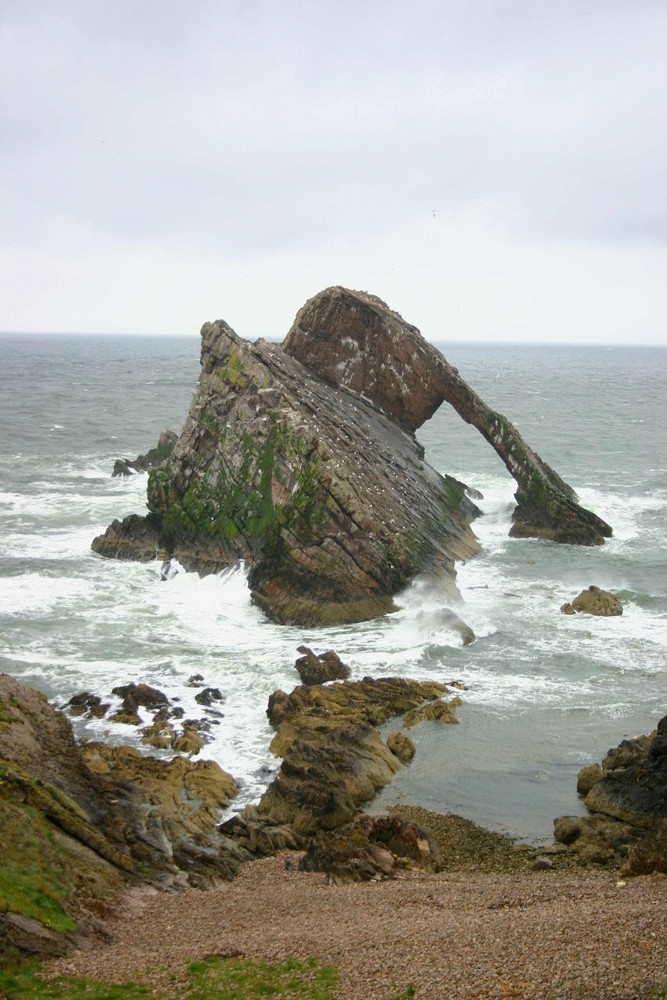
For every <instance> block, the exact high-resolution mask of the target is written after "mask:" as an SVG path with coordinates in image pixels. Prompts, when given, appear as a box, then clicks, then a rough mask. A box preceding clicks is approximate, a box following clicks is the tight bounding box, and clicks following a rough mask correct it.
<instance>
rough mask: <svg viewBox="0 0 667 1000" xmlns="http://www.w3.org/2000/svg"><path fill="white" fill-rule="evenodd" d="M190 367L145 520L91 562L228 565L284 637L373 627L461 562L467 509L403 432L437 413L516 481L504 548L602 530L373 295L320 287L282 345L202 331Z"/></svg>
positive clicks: (135, 521) (119, 531)
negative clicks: (470, 432)
mask: <svg viewBox="0 0 667 1000" xmlns="http://www.w3.org/2000/svg"><path fill="white" fill-rule="evenodd" d="M201 359H202V368H201V376H200V379H199V383H198V388H197V391H196V393H195V395H194V398H193V402H192V406H191V409H190V413H189V415H188V418H187V420H186V422H185V426H184V428H183V431H182V433H181V436H180V438H179V439H178V442H177V443H176V445H175V447H174V450H173V452H172V454H171V457H170V458H169V460H168V461H167V462H166V464H165V465H164V466H163V467H162V468H161V469H158V470H153V471H152V472H151V473H150V475H149V482H148V506H149V509H150V514H149V515H148V516H147V517H138V516H137V515H131V516H129V517H127V518H125V520H124V521H122V522H120V521H114V522H113V523H112V524H111V525H110V526H109V528H108V529H107V531H106V532H105V534H104V535H101V536H99V537H98V538H96V539H95V540H94V542H93V548H94V550H95V551H96V552H98V553H99V554H101V555H105V556H110V557H113V558H124V559H139V560H152V559H156V558H158V559H161V560H163V561H166V560H168V559H169V558H171V557H175V558H176V559H177V560H178V562H179V563H181V564H182V565H183V566H184V567H185V568H186V569H190V570H197V571H199V572H202V573H206V572H213V571H216V570H218V569H220V568H221V567H224V566H229V565H231V564H234V563H237V562H238V561H239V560H245V562H246V564H247V566H248V567H249V570H250V577H249V579H250V585H251V588H252V592H253V597H254V599H255V601H256V602H257V603H258V604H259V605H260V606H261V607H262V608H263V609H264V610H265V611H266V613H267V614H268V615H269V616H270V617H271V618H273V619H274V620H275V621H278V622H283V623H293V624H300V625H326V624H334V623H341V622H352V621H360V620H364V619H368V618H372V617H375V616H377V615H381V614H384V613H385V612H387V611H389V610H392V608H393V600H392V599H393V597H394V595H396V594H397V593H398V592H399V591H400V590H401V589H403V588H404V587H405V586H406V584H407V583H408V582H409V581H410V580H411V579H413V578H414V577H415V575H417V574H419V573H425V574H429V575H431V576H434V577H437V578H439V579H440V580H441V581H442V586H443V590H444V592H445V593H447V592H448V591H449V592H450V593H452V592H454V584H453V580H454V564H455V561H456V560H462V559H466V558H467V557H468V556H470V555H471V554H472V553H474V552H475V551H476V548H477V545H476V541H475V539H474V536H473V535H472V532H471V531H470V528H469V525H470V522H471V520H472V518H473V517H474V516H475V514H476V513H477V509H476V508H475V506H474V504H473V503H472V501H471V500H470V498H469V497H468V496H467V495H466V490H465V488H464V487H462V485H461V484H460V483H459V482H458V481H457V480H455V479H452V478H451V477H447V476H445V477H443V476H441V475H439V474H438V473H436V472H435V471H434V470H433V469H431V468H429V467H428V465H426V464H425V463H424V460H423V459H424V453H423V449H422V447H421V445H420V444H419V443H418V442H417V440H416V438H415V437H414V433H413V432H414V430H415V429H416V428H417V427H418V426H420V424H421V423H423V421H424V420H425V419H427V417H428V416H430V415H431V414H432V413H433V412H434V410H435V409H436V408H437V406H439V405H440V404H441V403H442V402H443V401H444V400H447V401H448V402H450V403H452V405H454V406H455V407H456V408H457V410H458V411H459V413H460V414H461V416H462V417H463V418H464V419H465V420H467V421H468V422H470V423H473V424H474V425H475V426H476V427H478V429H479V430H480V431H481V432H482V433H483V434H484V435H485V437H486V438H487V439H488V440H489V441H490V442H491V443H492V444H493V446H494V448H496V450H497V451H498V453H499V454H500V455H501V457H503V460H504V461H505V463H506V465H507V467H508V469H509V470H510V472H511V473H512V475H514V476H515V478H516V479H517V482H518V484H519V490H518V492H517V500H518V503H519V506H518V508H517V510H518V513H517V515H516V517H515V522H514V526H513V529H512V530H513V533H515V534H534V535H540V536H544V537H548V538H553V539H555V540H556V541H570V542H582V543H586V544H592V543H594V542H600V541H602V538H603V536H604V535H605V534H609V533H610V531H611V529H609V528H608V526H607V525H605V524H604V522H602V521H600V519H599V518H596V517H595V515H593V514H591V513H590V512H588V511H585V510H584V509H583V508H581V507H579V506H578V505H577V503H576V498H575V496H574V492H573V491H572V490H571V489H570V487H568V486H567V485H566V484H565V483H563V482H562V480H561V479H560V478H559V477H558V476H557V475H556V473H555V472H553V470H551V469H550V468H549V467H548V466H546V465H545V464H544V463H543V462H542V461H541V460H540V459H539V457H538V456H537V455H535V454H534V453H533V452H532V451H531V450H530V448H529V447H528V446H527V445H526V443H525V442H524V441H523V439H522V438H521V437H520V435H519V434H518V432H517V431H516V429H515V428H514V427H512V425H511V424H510V423H509V421H507V420H506V419H505V418H504V417H502V416H501V415H500V414H497V413H495V412H494V411H492V410H490V409H489V408H488V407H486V406H485V404H484V403H483V402H482V400H480V399H479V397H477V396H476V395H475V393H473V391H472V390H471V389H470V388H469V387H468V386H467V385H466V383H465V382H464V381H463V380H462V379H461V378H460V377H459V376H458V373H457V372H456V370H455V369H453V368H452V367H451V366H450V365H448V364H447V362H446V361H445V359H444V358H443V357H442V355H441V354H440V353H439V352H438V351H437V350H436V349H435V348H434V347H432V345H430V344H428V343H427V342H426V341H425V340H424V339H423V338H422V337H421V335H420V334H419V332H418V331H417V330H416V329H415V328H414V327H412V326H410V325H409V324H408V323H406V322H405V321H404V320H402V319H401V317H400V316H398V314H397V313H394V312H392V311H391V310H390V309H389V308H388V307H387V306H386V305H385V304H384V303H383V302H381V301H380V300H379V299H376V298H375V297H374V296H370V295H366V294H365V293H361V292H351V291H348V290H346V289H342V288H332V289H327V290H326V291H325V292H322V293H320V295H318V296H316V297H315V299H312V300H310V302H309V303H307V304H306V306H304V308H303V309H302V310H301V312H300V313H299V314H298V316H297V319H296V322H295V324H294V326H293V328H292V330H291V331H290V333H289V335H288V337H287V339H286V341H285V344H284V346H280V345H278V344H270V343H266V342H264V341H261V340H260V341H258V342H257V343H256V344H249V343H248V342H246V341H244V340H242V339H241V338H240V337H238V336H237V335H236V334H235V333H234V331H233V330H231V328H230V327H229V326H228V325H227V324H226V323H225V322H224V321H222V320H219V321H217V322H215V323H206V324H205V325H204V326H203V328H202V351H201ZM468 641H470V637H469V638H468Z"/></svg>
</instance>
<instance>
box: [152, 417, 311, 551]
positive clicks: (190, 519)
mask: <svg viewBox="0 0 667 1000" xmlns="http://www.w3.org/2000/svg"><path fill="white" fill-rule="evenodd" d="M212 433H215V434H219V433H220V431H219V429H218V428H217V427H215V428H213V429H212ZM225 433H226V432H224V431H223V432H222V434H221V440H223V441H224V438H225ZM239 456H240V459H241V461H240V464H239V465H238V467H237V468H235V469H234V470H231V469H230V468H229V467H228V465H227V464H226V462H225V461H224V457H222V456H220V457H219V459H217V460H215V461H214V462H213V463H211V464H210V465H209V466H208V467H207V468H202V469H200V470H199V471H198V472H197V473H195V474H194V475H193V477H192V479H191V481H190V483H189V485H188V487H187V489H186V490H185V492H184V493H183V495H182V496H180V497H178V496H177V494H176V490H175V487H174V484H173V473H172V470H171V469H170V468H169V466H168V465H167V466H166V467H165V468H164V469H162V470H159V471H158V472H154V473H151V475H150V476H149V482H148V506H149V509H150V511H151V512H152V514H153V515H154V516H155V517H157V518H158V520H159V525H158V527H159V528H160V529H161V530H163V531H164V532H166V533H167V534H168V535H171V536H172V538H181V539H194V538H200V537H204V538H212V539H217V540H220V541H225V542H232V543H233V542H234V541H236V539H238V538H239V537H241V536H243V538H244V539H246V540H247V541H248V542H249V543H250V544H255V543H256V544H264V543H265V542H268V543H269V544H273V543H274V542H275V541H276V539H277V535H278V534H279V531H280V528H281V527H283V526H290V527H292V528H294V527H295V526H296V525H297V524H300V525H301V527H302V528H303V527H304V526H305V527H307V528H310V527H312V526H314V524H315V523H316V522H317V520H318V519H320V520H321V519H323V518H324V517H325V516H326V506H325V504H324V501H323V500H322V499H321V497H320V491H319V490H318V479H317V462H316V459H315V458H314V457H308V456H307V449H306V444H305V442H304V441H303V439H302V438H301V437H300V436H299V435H294V434H292V433H291V432H290V431H289V429H288V428H287V427H286V425H285V424H283V423H281V422H278V421H276V422H275V423H274V424H273V426H272V427H271V430H270V431H269V434H268V435H267V437H266V438H265V439H264V440H263V441H258V440H257V439H256V438H255V437H253V435H251V434H250V433H248V432H247V431H244V432H243V433H242V434H241V438H240V442H239ZM283 470H285V471H283ZM286 479H287V481H288V483H290V482H291V483H292V488H291V489H289V490H287V492H288V498H287V500H286V501H285V502H284V503H274V500H273V488H274V482H276V483H278V484H280V485H282V486H284V487H285V488H286V489H287V486H286V484H285V480H286Z"/></svg>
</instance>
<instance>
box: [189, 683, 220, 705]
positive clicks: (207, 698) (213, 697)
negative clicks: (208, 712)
mask: <svg viewBox="0 0 667 1000" xmlns="http://www.w3.org/2000/svg"><path fill="white" fill-rule="evenodd" d="M195 701H196V702H197V704H198V705H206V706H208V707H209V708H210V707H211V705H212V704H213V702H214V701H224V697H223V694H222V691H221V690H220V688H212V687H207V688H204V690H203V691H200V692H199V694H196V695H195Z"/></svg>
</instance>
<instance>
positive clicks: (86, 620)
mask: <svg viewBox="0 0 667 1000" xmlns="http://www.w3.org/2000/svg"><path fill="white" fill-rule="evenodd" d="M437 346H438V347H439V348H440V349H441V350H442V352H443V353H444V355H445V356H446V358H447V359H448V360H449V361H450V363H451V364H453V365H455V366H456V367H457V368H458V369H459V371H460V373H461V375H462V376H463V377H464V378H465V379H466V380H467V381H468V383H469V384H470V385H471V386H472V387H473V388H474V389H475V390H476V391H477V392H478V393H479V394H480V395H481V396H482V398H483V399H484V400H485V401H486V402H487V403H488V404H489V405H490V406H492V407H494V408H495V409H496V410H498V411H500V412H501V413H503V414H505V415H506V416H507V417H509V418H510V420H512V421H513V422H514V424H515V425H516V426H517V427H518V429H519V430H520V431H521V433H522V434H523V436H524V438H525V439H526V440H527V441H528V443H529V444H530V445H531V446H532V447H533V448H534V449H535V450H536V451H537V452H538V453H539V454H540V455H541V457H542V458H543V459H544V460H545V461H546V462H548V463H549V464H550V465H552V466H553V467H554V468H555V469H556V470H557V471H558V472H559V474H560V475H561V476H562V477H563V478H564V479H565V480H566V481H567V482H569V483H570V485H571V486H573V487H574V489H575V490H576V491H577V493H578V494H579V497H580V500H581V502H582V503H583V504H584V505H585V506H587V507H589V508H590V509H591V510H593V511H595V512H596V513H597V514H599V515H600V516H601V517H603V518H604V519H605V520H607V521H608V522H609V523H610V524H611V525H612V527H613V529H614V534H613V537H612V538H611V539H609V540H608V541H607V542H606V544H604V545H603V546H599V547H593V548H581V547H577V546H570V545H556V544H554V543H551V542H545V541H541V540H534V539H512V538H509V536H508V531H509V527H510V518H511V514H512V508H513V492H514V489H515V484H514V481H513V480H512V479H511V478H510V477H509V475H508V474H507V472H506V470H505V467H504V465H503V464H502V463H501V461H500V460H499V459H498V457H497V456H496V454H495V452H494V451H493V450H492V449H491V448H490V447H489V445H487V444H486V442H485V441H483V439H482V438H481V437H480V435H479V434H478V433H477V432H476V431H475V430H474V429H473V428H471V427H470V426H469V425H467V424H465V423H464V422H463V421H462V420H461V419H460V418H459V417H458V416H457V414H456V413H455V412H454V411H453V410H451V409H450V408H449V407H448V406H447V404H443V406H442V407H441V409H440V410H439V411H438V412H437V413H436V414H435V416H434V417H433V418H432V419H431V420H430V421H429V422H428V423H427V424H426V425H425V426H424V427H423V428H422V429H421V430H420V431H419V433H418V437H419V439H420V440H421V442H422V443H423V445H424V447H425V449H426V456H427V460H428V461H429V462H430V463H431V465H433V466H434V467H435V468H436V469H437V470H438V471H440V472H442V473H449V474H451V475H453V476H455V477H457V478H458V479H461V480H463V481H464V482H466V483H467V484H469V485H470V486H471V487H473V488H474V489H475V490H479V491H480V492H481V493H482V495H483V499H481V500H479V501H477V502H478V505H479V507H480V508H481V511H482V515H481V516H480V517H479V518H478V519H477V520H476V521H475V523H474V530H475V533H476V535H477V537H478V539H479V542H480V552H479V554H478V555H477V556H476V557H475V558H474V559H472V560H470V561H469V562H468V563H466V564H464V565H459V566H458V567H457V583H458V588H459V591H460V594H461V600H460V601H457V602H454V604H453V605H452V602H451V601H448V600H447V599H445V597H444V596H443V594H442V593H440V592H439V591H438V590H437V589H436V588H435V587H434V586H433V585H429V584H427V583H426V582H425V581H422V580H417V581H415V582H414V584H413V585H411V586H410V587H409V588H408V589H407V591H406V592H405V593H403V594H401V595H399V597H398V600H397V604H398V610H397V611H396V612H395V613H394V614H391V615H387V616H386V617H384V618H381V619H378V620H376V621H372V622H366V623H362V624H357V625H348V626H344V627H339V628H327V629H319V630H318V629H303V628H292V627H285V626H278V625H275V624H272V623H271V622H269V621H268V620H266V618H265V617H264V616H263V614H262V613H261V612H260V611H259V610H258V609H257V608H256V607H255V606H254V605H253V604H252V603H251V599H250V594H249V591H248V587H247V583H246V575H245V570H244V567H243V566H242V565H239V566H237V567H233V568H231V569H228V570H225V571H224V572H221V573H219V574H217V575H215V576H207V577H204V578H200V577H199V576H198V575H196V574H193V573H185V572H180V573H178V574H177V575H176V576H174V577H173V578H172V579H170V580H162V579H161V574H160V564H159V563H158V562H152V563H143V564H141V563H127V562H120V561H115V560H108V559H104V558H101V557H99V556H97V555H95V554H94V553H93V552H92V551H91V547H90V545H91V541H92V539H93V537H94V536H95V535H97V534H99V533H100V532H102V531H103V530H104V529H105V528H106V526H107V525H108V524H109V523H110V522H111V521H112V520H113V519H114V518H122V517H124V516H125V515H127V514H130V513H142V512H144V511H145V509H146V506H145V497H146V476H145V474H138V475H135V476H132V477H130V478H129V479H123V478H112V477H111V471H112V467H113V464H114V461H115V459H116V458H130V459H133V458H135V457H136V456H137V455H138V454H140V453H144V452H145V451H147V450H148V449H149V448H150V447H152V446H154V445H155V444H156V443H157V439H158V436H159V433H160V431H161V430H163V429H165V428H172V429H173V430H176V431H178V430H180V428H181V426H182V424H183V421H184V419H185V417H186V414H187V411H188V408H189V404H190V400H191V397H192V393H193V391H194V389H195V386H196V383H197V378H198V374H199V341H198V339H197V338H196V337H186V336H183V337H168V336H164V337H160V336H154V337H146V336H110V335H99V336H95V335H76V336H75V335H60V334H49V335H47V334H44V335H40V334H30V335H28V334H25V335H13V334H4V335H0V670H2V671H4V672H6V673H9V674H11V675H12V676H14V677H16V678H17V679H18V680H20V681H22V682H24V683H26V684H30V685H33V686H35V687H38V688H40V689H41V690H42V691H44V692H45V693H46V695H47V696H48V697H49V698H50V699H51V700H52V701H53V702H54V703H55V704H57V705H58V706H63V705H65V704H66V702H67V701H68V699H69V698H71V697H72V695H74V694H76V693H79V692H81V691H84V690H85V691H90V692H92V693H95V694H98V695H100V696H102V698H103V699H104V700H106V701H110V702H111V703H112V704H115V703H116V701H117V698H116V697H115V696H111V691H112V688H114V687H116V686H117V685H122V684H126V683H128V682H130V681H134V682H140V681H143V682H145V683H147V684H150V685H152V686H154V687H157V688H159V689H160V690H162V691H164V692H165V694H167V695H168V697H169V698H171V699H173V700H174V701H176V702H177V703H178V704H180V705H181V706H182V707H183V708H184V709H185V712H186V716H187V717H188V718H199V717H201V716H202V714H205V713H206V709H205V708H203V707H202V706H200V705H199V704H197V702H196V701H195V700H194V698H195V695H196V694H197V691H198V689H197V688H196V687H193V686H191V684H190V683H189V682H190V678H191V677H192V676H193V675H194V674H200V675H201V676H202V677H203V678H204V683H205V684H206V685H209V686H211V687H217V688H219V689H220V692H221V693H222V695H223V698H224V701H223V702H221V703H220V712H221V716H217V717H214V719H213V724H212V725H211V726H210V730H211V732H210V742H209V743H208V745H207V746H206V747H205V750H204V755H205V756H207V757H210V758H213V759H215V760H216V761H218V762H219V763H220V765H221V766H222V767H224V768H225V770H227V771H229V772H230V773H231V774H233V775H234V776H235V778H236V779H237V781H238V782H239V785H240V792H239V795H238V798H237V799H236V801H235V802H234V804H233V806H232V810H234V809H237V808H241V807H242V806H243V805H245V804H247V803H250V802H255V801H257V799H258V798H259V796H260V795H261V793H262V791H263V789H264V788H265V787H266V786H267V784H268V783H269V782H270V781H271V779H272V777H273V775H274V774H275V772H276V770H277V768H278V767H279V764H280V762H279V761H278V760H277V759H276V758H275V757H274V756H273V755H272V754H271V752H270V750H269V742H270V739H271V736H272V731H271V729H270V726H269V724H268V721H267V718H266V706H267V701H268V698H269V695H270V694H271V693H272V692H273V691H274V690H276V689H277V688H282V689H283V690H286V691H289V690H291V689H292V688H293V687H294V686H296V684H298V683H299V679H298V675H297V673H296V671H295V667H294V663H295V659H296V658H297V656H298V653H297V647H298V646H300V645H301V644H303V643H305V644H306V645H308V646H310V647H312V648H313V649H314V650H315V651H316V652H322V651H324V650H327V649H334V650H336V651H337V652H338V654H339V655H340V657H341V658H342V659H343V661H344V662H345V663H347V664H348V665H349V667H350V669H351V672H352V677H353V678H361V677H365V676H374V677H382V676H399V677H415V678H424V679H427V678H428V679H434V680H440V681H444V682H447V681H457V682H460V683H461V684H462V685H464V687H465V689H464V690H462V691H460V692H459V693H460V696H461V698H462V705H461V706H460V708H459V709H458V717H459V720H460V721H459V724H458V725H445V724H443V723H439V722H430V723H422V724H421V725H419V726H417V727H416V728H413V729H412V730H410V736H411V737H412V739H413V740H414V742H415V744H416V747H417V753H416V756H415V758H414V760H413V762H412V764H411V765H409V766H408V767H405V768H404V769H402V770H401V771H400V772H399V774H398V775H397V776H396V777H395V778H394V780H393V781H392V782H391V784H389V785H388V786H386V788H385V789H384V790H383V791H382V792H381V793H380V794H379V795H378V797H377V798H376V799H375V800H374V802H373V803H372V804H371V805H370V807H369V808H370V809H371V810H373V811H380V810H383V809H385V808H386V807H387V806H389V805H393V804H395V803H400V802H404V803H412V804H419V805H423V806H426V807H428V808H430V809H434V810H438V811H440V812H451V813H456V814H459V815H461V816H464V817H466V818H468V819H471V820H474V821H475V822H477V823H480V824H482V825H484V826H486V827H489V828H491V829H495V830H500V831H504V832H506V833H508V834H510V835H511V836H513V837H516V838H517V839H519V840H521V841H525V842H528V843H538V844H539V843H546V842H550V840H551V836H552V831H553V819H554V818H555V817H557V816H561V815H574V814H580V813H583V812H585V806H584V805H583V803H582V801H581V800H580V799H579V797H578V796H577V793H576V776H577V771H578V770H579V769H580V768H581V767H582V766H584V765H586V764H589V763H591V762H593V761H595V760H600V759H601V758H602V757H603V756H604V754H605V753H606V752H607V751H608V749H609V748H610V747H612V746H616V745H617V744H618V743H619V742H620V741H621V740H622V739H624V738H629V737H634V736H637V735H638V734H640V733H647V732H650V731H651V730H652V729H653V728H655V726H656V723H657V722H658V720H659V719H660V718H661V717H662V716H663V715H664V714H665V712H667V541H666V538H665V525H666V523H667V403H666V399H667V395H666V392H665V390H666V387H667V349H665V348H653V347H633V346H587V345H553V344H542V345H540V344H530V345H529V344H506V343H503V344H501V343H462V342H447V343H439V344H438V345H437ZM591 584H595V585H596V586H599V587H602V588H605V589H608V590H611V591H612V592H613V593H614V594H616V595H617V596H618V597H619V598H620V600H621V601H622V603H623V606H624V613H623V615H622V616H620V617H615V618H593V617H590V616H585V615H578V616H575V617H572V616H567V615H563V614H561V612H560V607H561V605H562V604H563V603H564V602H565V601H568V600H572V599H573V598H574V597H575V596H576V595H577V594H578V593H579V592H580V591H581V590H582V589H583V588H585V587H588V586H589V585H591ZM444 605H449V606H453V609H454V610H455V611H456V613H457V614H458V615H460V617H461V618H463V619H464V620H465V621H466V622H467V623H468V624H469V625H470V626H471V627H472V628H473V630H474V632H475V634H476V636H477V639H476V641H475V642H474V643H473V644H472V645H469V646H465V647H464V646H463V645H462V644H461V639H460V637H459V636H458V634H456V633H455V632H452V631H451V630H450V628H449V626H448V625H447V623H446V620H445V618H444V616H443V615H442V607H443V606H444ZM74 725H75V729H76V732H77V735H78V736H79V737H80V738H82V739H84V738H86V739H89V738H95V739H100V738H101V739H105V740H110V741H112V742H116V743H129V744H132V745H139V735H138V732H137V729H136V727H132V726H129V725H122V724H114V723H111V722H109V721H108V720H107V719H101V720H98V721H95V722H81V721H80V720H78V721H76V720H75V722H74ZM400 725H401V720H400V719H395V720H392V721H391V722H390V723H388V724H387V726H386V727H385V730H384V731H385V732H389V731H390V730H391V729H396V728H400Z"/></svg>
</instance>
